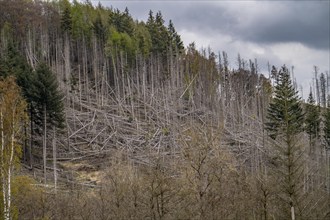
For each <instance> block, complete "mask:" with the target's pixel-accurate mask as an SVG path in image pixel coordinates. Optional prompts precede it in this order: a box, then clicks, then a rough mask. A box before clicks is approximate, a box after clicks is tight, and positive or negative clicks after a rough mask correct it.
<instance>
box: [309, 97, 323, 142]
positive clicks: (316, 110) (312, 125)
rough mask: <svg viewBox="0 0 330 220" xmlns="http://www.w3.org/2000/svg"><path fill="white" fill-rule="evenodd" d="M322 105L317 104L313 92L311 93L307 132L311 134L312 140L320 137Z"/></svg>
mask: <svg viewBox="0 0 330 220" xmlns="http://www.w3.org/2000/svg"><path fill="white" fill-rule="evenodd" d="M320 114H321V112H320V107H319V106H316V105H315V100H314V98H313V94H312V92H310V93H309V96H308V100H307V106H306V119H305V123H306V127H305V130H306V133H307V134H308V135H309V138H310V142H311V141H312V140H313V139H316V138H318V137H319V134H320V123H321V118H320Z"/></svg>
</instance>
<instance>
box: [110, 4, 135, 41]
mask: <svg viewBox="0 0 330 220" xmlns="http://www.w3.org/2000/svg"><path fill="white" fill-rule="evenodd" d="M109 24H110V25H111V26H113V27H115V28H116V30H117V31H118V32H120V33H126V34H128V35H129V36H132V35H133V32H134V21H133V18H132V17H131V15H130V14H129V11H128V9H127V8H126V9H125V11H124V12H120V11H119V10H118V9H117V10H115V11H114V12H113V13H112V14H111V15H110V18H109Z"/></svg>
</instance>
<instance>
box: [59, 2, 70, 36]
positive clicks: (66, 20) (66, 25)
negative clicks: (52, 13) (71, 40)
mask: <svg viewBox="0 0 330 220" xmlns="http://www.w3.org/2000/svg"><path fill="white" fill-rule="evenodd" d="M64 4H65V6H64V7H65V8H64V10H63V12H62V15H61V29H62V31H63V32H65V33H70V32H71V31H72V16H71V11H70V3H69V2H67V1H64Z"/></svg>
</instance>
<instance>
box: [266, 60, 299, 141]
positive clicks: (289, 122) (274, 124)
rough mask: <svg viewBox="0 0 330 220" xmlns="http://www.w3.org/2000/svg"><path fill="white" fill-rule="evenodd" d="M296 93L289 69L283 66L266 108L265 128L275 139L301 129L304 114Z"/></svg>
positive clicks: (290, 134)
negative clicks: (270, 100) (272, 95)
mask: <svg viewBox="0 0 330 220" xmlns="http://www.w3.org/2000/svg"><path fill="white" fill-rule="evenodd" d="M276 75H277V74H276ZM297 94H298V92H297V91H295V89H294V88H293V85H292V82H291V80H290V74H289V71H288V69H287V68H286V67H285V66H283V67H282V68H281V70H280V71H279V72H278V78H277V81H276V86H275V97H274V98H273V101H272V103H271V104H270V106H269V108H268V115H267V119H268V122H267V123H266V130H267V131H268V132H269V136H270V137H271V138H273V139H276V137H277V136H278V135H281V134H282V135H283V134H288V135H289V136H293V135H296V134H298V133H300V132H301V131H302V129H303V118H304V115H303V113H302V108H301V106H300V98H299V97H298V95H297Z"/></svg>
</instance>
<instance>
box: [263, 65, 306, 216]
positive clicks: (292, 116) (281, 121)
mask: <svg viewBox="0 0 330 220" xmlns="http://www.w3.org/2000/svg"><path fill="white" fill-rule="evenodd" d="M303 118H304V114H303V112H302V108H301V106H300V98H299V97H298V95H297V91H295V89H294V87H293V85H292V82H291V80H290V74H289V71H288V69H287V68H286V67H285V66H283V67H282V68H281V70H280V71H279V73H278V77H277V80H276V86H275V97H274V98H273V100H272V102H271V104H270V106H269V108H268V115H267V120H268V122H267V123H266V125H265V128H266V130H267V131H268V134H269V136H270V137H271V138H272V139H274V140H275V141H274V144H273V146H274V147H275V148H274V149H275V152H276V154H277V155H276V157H277V158H278V160H279V163H278V164H279V165H278V167H276V171H275V175H276V179H277V180H278V181H279V182H278V186H279V187H280V190H279V192H278V195H279V198H281V200H282V202H281V203H282V204H284V207H283V215H284V216H283V218H285V219H289V218H290V216H291V219H292V220H293V219H295V216H296V215H300V212H301V209H300V208H301V207H300V206H299V203H300V201H299V198H300V197H299V193H300V191H301V189H300V183H301V176H302V172H303V170H302V169H303V168H302V167H303V166H301V162H302V150H301V146H300V145H299V144H298V136H299V134H300V133H301V132H302V130H303Z"/></svg>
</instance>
